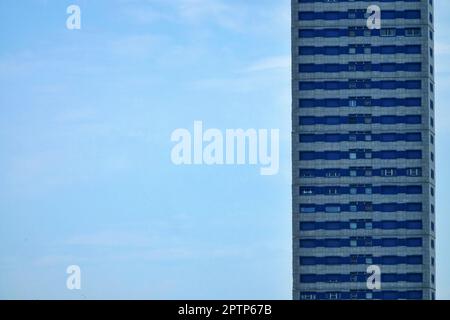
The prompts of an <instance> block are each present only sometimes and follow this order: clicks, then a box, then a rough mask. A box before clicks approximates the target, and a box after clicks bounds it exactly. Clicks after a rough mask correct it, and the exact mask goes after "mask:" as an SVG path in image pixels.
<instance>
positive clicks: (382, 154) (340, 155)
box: [299, 150, 422, 161]
mask: <svg viewBox="0 0 450 320" xmlns="http://www.w3.org/2000/svg"><path fill="white" fill-rule="evenodd" d="M346 159H350V160H364V159H366V160H369V159H383V160H391V159H422V151H421V150H406V151H397V150H383V151H372V150H355V151H322V152H320V151H318V152H316V151H300V152H299V160H300V161H311V160H346Z"/></svg>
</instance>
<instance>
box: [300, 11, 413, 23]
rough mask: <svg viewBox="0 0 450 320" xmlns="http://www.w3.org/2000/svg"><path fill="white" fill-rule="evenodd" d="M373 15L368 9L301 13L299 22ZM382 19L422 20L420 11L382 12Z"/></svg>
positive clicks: (365, 17) (362, 17) (358, 17)
mask: <svg viewBox="0 0 450 320" xmlns="http://www.w3.org/2000/svg"><path fill="white" fill-rule="evenodd" d="M371 15H372V14H371V13H367V10H366V9H350V10H348V11H324V12H316V11H300V12H299V13H298V20H299V21H312V20H346V19H367V18H368V17H370V16H371ZM381 19H385V20H390V19H408V20H410V19H421V12H420V10H403V11H395V10H382V11H381Z"/></svg>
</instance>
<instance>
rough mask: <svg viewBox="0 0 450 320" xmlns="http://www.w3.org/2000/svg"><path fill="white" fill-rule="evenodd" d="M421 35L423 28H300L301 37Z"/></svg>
mask: <svg viewBox="0 0 450 320" xmlns="http://www.w3.org/2000/svg"><path fill="white" fill-rule="evenodd" d="M421 35H422V29H421V28H382V29H373V30H370V29H367V28H366V27H349V28H325V29H299V30H298V37H299V38H339V37H396V36H398V37H420V36H421ZM430 36H431V34H430Z"/></svg>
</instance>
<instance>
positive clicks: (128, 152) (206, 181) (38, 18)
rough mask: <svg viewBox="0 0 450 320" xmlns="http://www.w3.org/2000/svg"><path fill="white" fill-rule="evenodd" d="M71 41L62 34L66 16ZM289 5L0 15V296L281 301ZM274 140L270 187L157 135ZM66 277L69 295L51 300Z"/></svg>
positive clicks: (165, 4) (444, 74)
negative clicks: (77, 19)
mask: <svg viewBox="0 0 450 320" xmlns="http://www.w3.org/2000/svg"><path fill="white" fill-rule="evenodd" d="M70 4H77V5H79V6H80V7H81V10H82V29H81V30H74V31H70V30H67V29H66V27H65V23H66V19H67V17H68V16H67V14H66V8H67V7H68V6H69V5H70ZM436 6H437V8H436V16H437V17H436V21H437V24H438V28H437V32H436V56H437V67H436V71H437V83H438V85H437V112H438V115H437V116H436V120H437V127H438V130H439V133H438V137H437V162H438V188H437V196H438V204H437V210H438V225H437V228H438V236H439V239H438V241H437V247H438V260H437V263H438V284H439V294H438V297H439V298H450V276H449V275H447V274H446V272H447V270H448V269H449V268H448V266H449V265H450V251H449V250H448V249H446V246H447V244H448V243H450V234H449V233H448V229H449V227H450V218H449V217H448V215H447V214H446V212H449V211H450V204H449V203H448V202H446V201H445V200H444V199H445V198H446V196H447V190H448V189H449V187H450V185H449V182H448V181H450V169H449V168H448V167H447V166H446V165H445V163H446V162H448V159H449V157H450V148H448V144H449V142H448V141H449V136H450V126H449V125H448V123H449V122H450V112H449V111H448V110H446V109H447V108H446V107H445V101H448V100H449V99H450V93H449V90H447V88H448V87H449V86H450V37H449V35H447V34H446V31H447V30H449V29H450V22H448V19H447V16H446V15H447V13H449V12H450V3H447V1H436ZM289 10H290V1H289V0H277V1H274V0H258V1H256V0H226V1H225V0H222V1H220V0H146V1H145V0H96V1H92V0H91V1H88V0H84V1H75V0H73V1H61V0H53V1H51V0H27V1H14V0H3V1H1V2H0V88H1V89H0V115H1V116H0V298H13V299H15V298H27V299H51V298H63V299H66V298H67V299H86V298H87V299H103V298H113V299H117V298H136V299H201V298H203V299H233V298H234V299H290V297H291V239H290V238H291V203H290V183H291V182H290V175H291V169H290V131H291V129H290V25H289V24H290V11H289ZM195 120H201V121H203V123H204V126H205V127H207V128H220V129H223V130H224V129H227V128H245V129H246V128H266V129H271V128H276V129H280V135H281V141H280V147H281V153H280V173H279V174H278V175H275V176H268V177H267V176H265V177H264V176H261V175H259V168H257V167H254V166H240V167H238V166H223V167H217V166H216V167H208V166H192V167H178V166H174V165H173V164H172V162H171V159H170V152H171V148H172V147H173V143H171V141H170V135H171V133H172V132H173V130H175V129H177V128H188V129H192V126H193V122H194V121H195ZM73 264H75V265H79V266H80V267H81V270H82V290H81V291H69V290H67V289H66V277H67V275H66V273H65V271H66V268H67V266H69V265H73Z"/></svg>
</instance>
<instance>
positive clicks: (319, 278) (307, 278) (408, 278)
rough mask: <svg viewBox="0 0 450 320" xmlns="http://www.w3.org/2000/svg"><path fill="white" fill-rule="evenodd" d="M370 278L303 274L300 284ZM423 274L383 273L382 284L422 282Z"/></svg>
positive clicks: (344, 281)
mask: <svg viewBox="0 0 450 320" xmlns="http://www.w3.org/2000/svg"><path fill="white" fill-rule="evenodd" d="M369 277H370V275H368V274H367V273H364V272H355V273H350V274H301V275H300V283H320V282H325V283H346V282H353V283H354V282H364V283H365V282H367V279H368V278H369ZM422 281H423V276H422V274H421V273H383V274H381V282H382V283H386V282H413V283H414V282H422Z"/></svg>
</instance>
